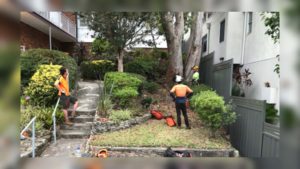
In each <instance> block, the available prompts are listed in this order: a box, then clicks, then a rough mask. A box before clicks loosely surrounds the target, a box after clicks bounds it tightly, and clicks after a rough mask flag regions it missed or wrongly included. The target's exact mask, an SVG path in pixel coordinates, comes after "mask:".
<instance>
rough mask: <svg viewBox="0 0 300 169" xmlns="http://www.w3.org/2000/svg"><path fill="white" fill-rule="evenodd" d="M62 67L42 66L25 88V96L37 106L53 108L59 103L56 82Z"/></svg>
mask: <svg viewBox="0 0 300 169" xmlns="http://www.w3.org/2000/svg"><path fill="white" fill-rule="evenodd" d="M60 68H61V66H60V65H40V66H39V68H38V69H37V71H36V72H35V74H34V75H33V76H32V77H31V79H30V82H29V85H28V86H27V87H26V88H25V91H24V94H25V96H29V97H30V99H29V103H30V104H32V105H35V106H52V105H53V104H55V103H56V101H57V97H58V96H57V92H58V91H57V89H56V88H55V87H54V82H55V81H56V80H57V79H58V77H59V69H60Z"/></svg>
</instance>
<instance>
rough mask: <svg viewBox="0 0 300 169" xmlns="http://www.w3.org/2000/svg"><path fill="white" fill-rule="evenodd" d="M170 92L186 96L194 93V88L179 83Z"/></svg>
mask: <svg viewBox="0 0 300 169" xmlns="http://www.w3.org/2000/svg"><path fill="white" fill-rule="evenodd" d="M170 92H171V93H175V95H176V97H185V96H186V94H187V93H192V92H193V90H192V89H190V88H189V87H188V86H187V85H184V84H178V85H175V86H174V87H173V88H172V89H171V91H170Z"/></svg>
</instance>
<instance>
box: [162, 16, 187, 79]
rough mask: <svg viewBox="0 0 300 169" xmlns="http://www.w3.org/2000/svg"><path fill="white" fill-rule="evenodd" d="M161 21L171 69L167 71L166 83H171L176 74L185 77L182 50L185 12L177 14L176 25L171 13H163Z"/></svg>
mask: <svg viewBox="0 0 300 169" xmlns="http://www.w3.org/2000/svg"><path fill="white" fill-rule="evenodd" d="M161 19H162V27H163V29H164V32H165V36H166V40H167V45H168V53H169V67H168V70H167V77H166V83H169V82H170V81H171V80H172V78H173V77H174V76H175V74H180V75H183V63H182V49H181V48H182V39H183V33H184V18H183V12H176V13H175V23H173V22H174V14H173V13H171V12H165V13H162V14H161Z"/></svg>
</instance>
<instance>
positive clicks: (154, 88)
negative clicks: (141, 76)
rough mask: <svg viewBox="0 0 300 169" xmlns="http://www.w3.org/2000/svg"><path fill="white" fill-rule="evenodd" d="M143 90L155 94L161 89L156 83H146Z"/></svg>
mask: <svg viewBox="0 0 300 169" xmlns="http://www.w3.org/2000/svg"><path fill="white" fill-rule="evenodd" d="M143 89H144V90H146V91H147V92H149V93H155V92H157V90H158V89H159V85H158V84H157V83H155V82H144V83H143Z"/></svg>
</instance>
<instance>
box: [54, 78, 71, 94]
mask: <svg viewBox="0 0 300 169" xmlns="http://www.w3.org/2000/svg"><path fill="white" fill-rule="evenodd" d="M57 82H58V86H59V88H60V90H59V91H58V95H59V96H61V93H62V92H61V91H64V93H65V95H66V96H69V95H70V92H69V84H68V80H67V79H65V78H64V77H63V76H61V77H60V78H59V79H58V80H57V81H56V82H55V83H57Z"/></svg>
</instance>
